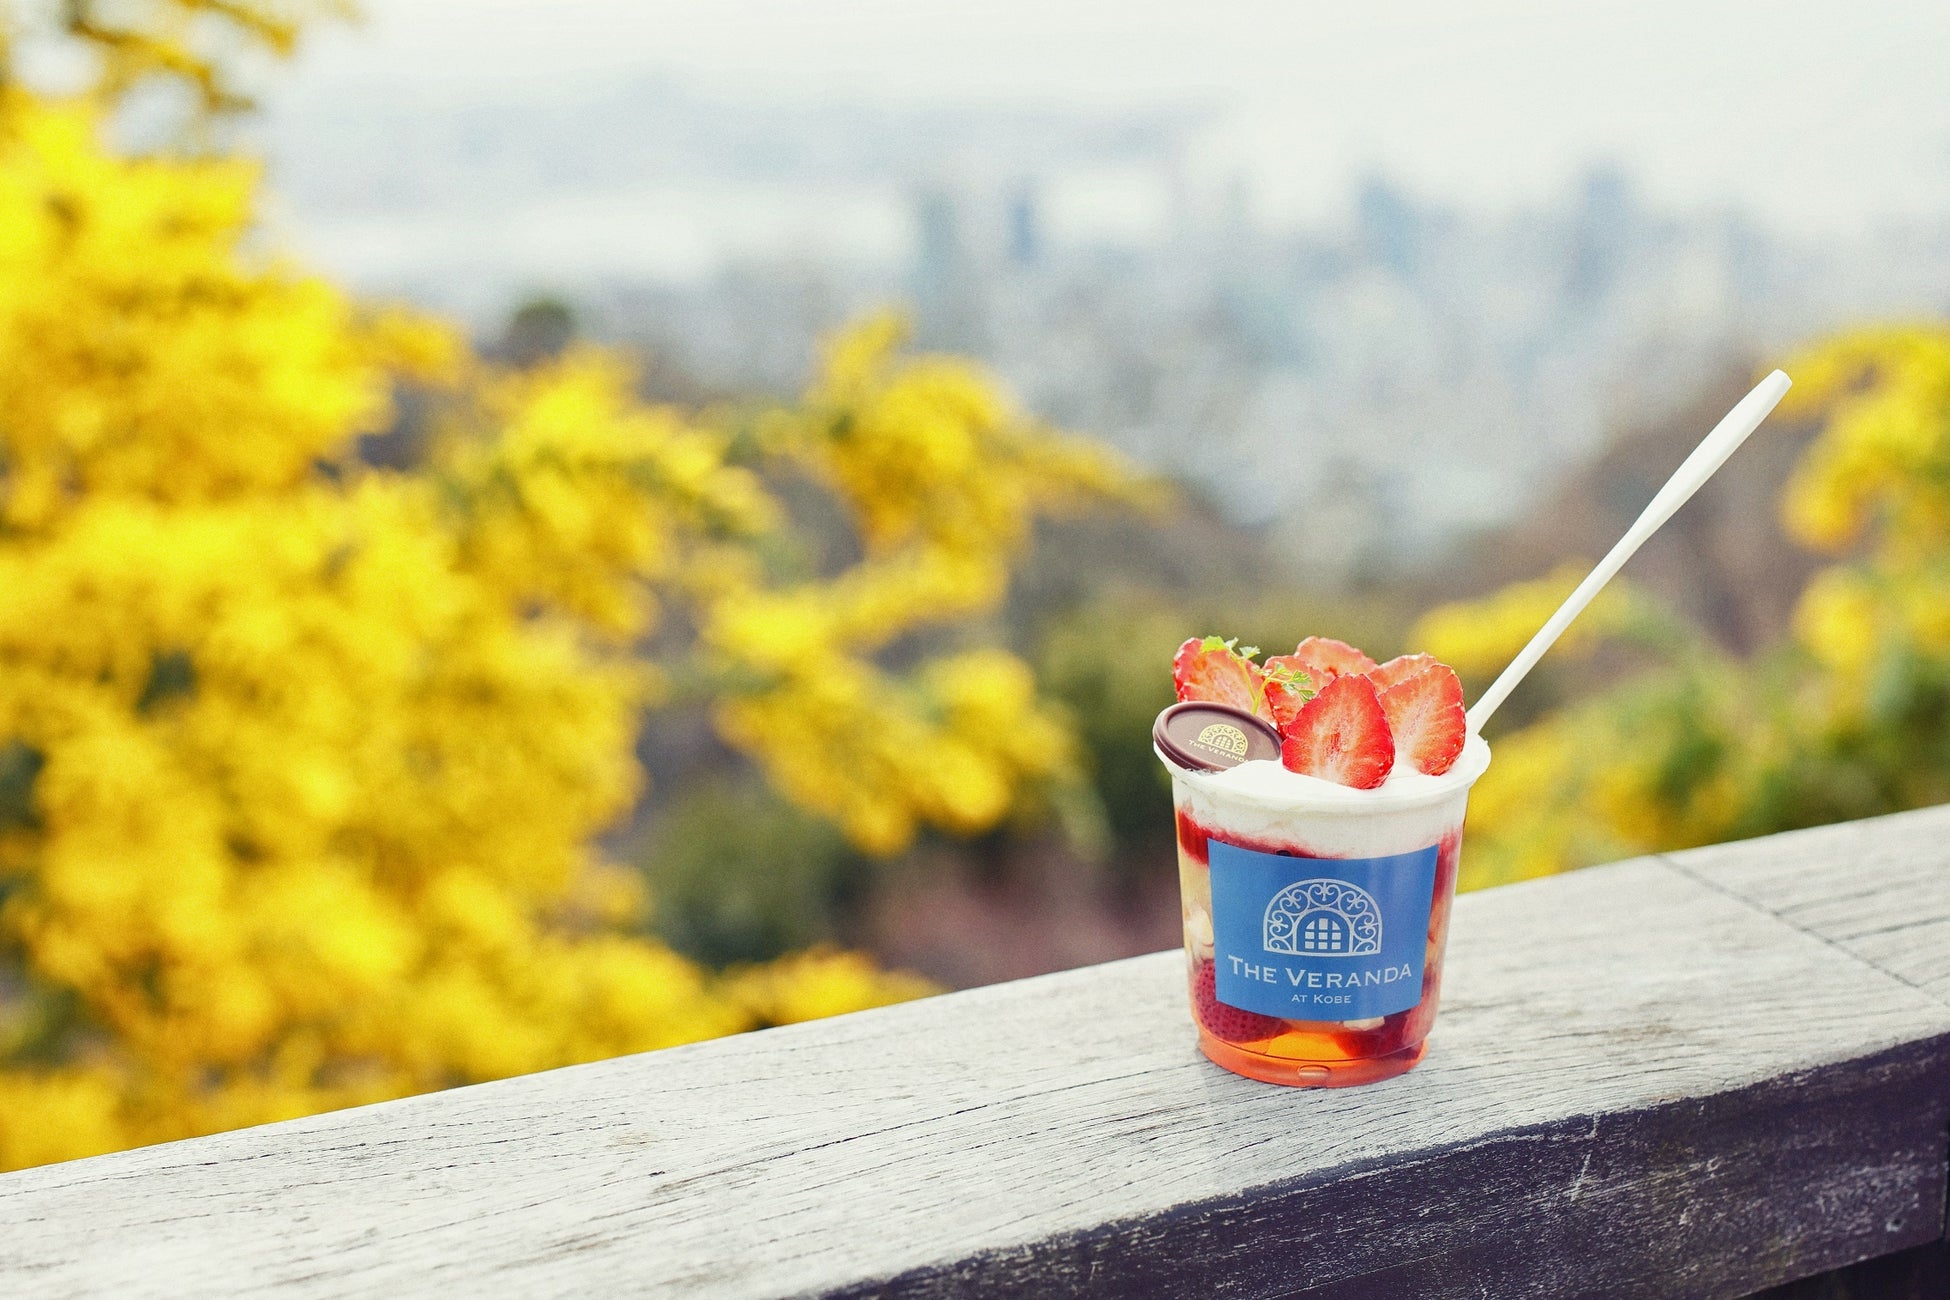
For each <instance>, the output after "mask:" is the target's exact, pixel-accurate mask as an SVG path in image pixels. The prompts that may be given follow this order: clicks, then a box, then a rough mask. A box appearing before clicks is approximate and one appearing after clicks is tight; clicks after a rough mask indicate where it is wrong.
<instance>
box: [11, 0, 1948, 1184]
mask: <svg viewBox="0 0 1950 1300" xmlns="http://www.w3.org/2000/svg"><path fill="white" fill-rule="evenodd" d="M1945 48H1950V10H1945V9H1943V8H1942V7H1941V6H1935V5H1926V4H1922V3H1893V2H1892V3H1877V4H1872V5H1869V6H1867V7H1862V6H1856V7H1852V8H1846V9H1845V8H1842V7H1837V6H1833V5H1826V4H1816V3H1799V2H1797V3H1788V4H1781V5H1775V6H1769V7H1768V10H1767V13H1766V21H1765V22H1764V23H1762V22H1759V21H1757V20H1756V17H1755V13H1754V10H1753V9H1752V7H1751V6H1744V5H1737V4H1733V3H1699V0H1690V2H1689V3H1685V4H1680V3H1676V2H1674V3H1667V2H1666V0H1654V2H1652V3H1646V2H1644V0H1641V2H1639V3H1634V4H1631V5H1625V4H1611V3H1593V4H1584V5H1579V6H1571V7H1566V6H1561V5H1546V4H1540V3H1516V2H1514V0H1512V2H1507V3H1505V2H1498V3H1483V4H1476V5H1471V6H1468V7H1467V12H1459V11H1458V10H1457V9H1456V7H1455V6H1450V5H1438V4H1434V3H1422V2H1421V0H1417V2H1416V3H1411V4H1402V5H1396V6H1390V7H1388V8H1387V9H1386V11H1385V12H1382V11H1362V12H1354V11H1348V10H1347V9H1346V7H1345V6H1343V7H1338V8H1336V7H1329V6H1321V5H1300V6H1296V5H1293V4H1291V3H1272V2H1270V0H1233V2H1230V3H1220V4H1213V5H1205V6H1198V7H1195V8H1194V7H1188V6H1185V5H1181V4H1166V3H1162V0H1124V2H1123V3H1120V4H1117V5H1114V6H1112V5H1105V4H1097V3H1081V2H1077V0H1038V2H1037V3H1033V4H1032V3H1029V2H1028V0H991V2H988V3H962V4H956V5H952V6H950V5H928V4H915V3H899V4H896V3H891V2H883V0H847V2H846V3H833V2H829V3H824V4H816V5H815V4H806V3H798V2H789V0H751V2H750V3H738V4H725V3H721V2H719V3H706V2H705V0H546V2H544V0H364V3H362V4H361V5H360V6H359V9H358V12H357V13H356V14H354V13H352V12H351V11H350V10H348V9H346V8H345V7H344V6H341V5H337V4H333V3H329V2H326V3H317V4H307V3H302V2H301V0H236V2H234V3H221V4H220V3H216V2H215V0H123V2H109V0H102V2H100V3H96V2H92V0H65V2H64V3H56V2H55V0H13V3H10V4H5V5H0V54H4V62H3V63H0V68H4V81H3V82H0V1164H5V1165H10V1166H11V1165H21V1164H31V1163H37V1162H41V1161H45V1160H51V1159H60V1158H67V1157H70V1156H75V1155H81V1154H87V1153H89V1152H93V1151H98V1150H106V1149H111V1148H114V1147H117V1146H124V1145H130V1144H134V1143H139V1142H145V1141H155V1140H161V1139H165V1138H169V1137H175V1136H182V1135H185V1134H188V1133H193V1132H202V1131H209V1130H211V1129H216V1128H222V1127H226V1126H230V1125H234V1124H242V1123H251V1122H259V1121H262V1120H265V1119H270V1118H277V1117H281V1116H285V1115H291V1114H299V1113H305V1112H307V1111H311V1110H317V1109H323V1108H327V1107H331V1106H338V1105H347V1104H354V1103H357V1102H361V1101H366V1100H372V1099H376V1098H379V1097H385V1096H396V1095H400V1094H403V1093H406V1092H411V1091H416V1090H422V1089H425V1088H430V1087H439V1086H444V1085H448V1084H453V1083H460V1082H470V1081H475V1080H479V1079H485V1078H493V1077H498V1076H500V1075H504V1074H508V1073H515V1072H520V1071H525V1070H533V1069H541V1068H547V1067H549V1066H553V1065H558V1064H564V1063H567V1062H570V1061H575V1060H583V1059H591V1058H594V1057H600V1056H605V1055H613V1054H616V1053H619V1052H624V1051H632V1050H642V1049H645V1048H651V1047H658V1046H663V1045H667V1044H670V1043H675V1042H682V1041H689V1040H692V1039H696V1038H701V1037H708V1036H711V1035H714V1034H720V1033H729V1032H736V1031H738V1030H741V1029H748V1028H753V1027H758V1026H762V1025H767V1024H776V1023H782V1022H785V1021H790V1020H797V1019H804V1018H807V1017H810V1016H815V1015H821V1014H829V1013H833V1012H837V1011H844V1010H850V1009H854V1008H857V1007H862V1006H869V1005H875V1004H878V1003H882V1002H886V1001H891V1000H895V999H899V998H905V997H911V996H918V995H922V994H925V993H926V992H929V991H931V990H934V989H939V988H953V987H966V986H970V985H975V984H981V983H986V982H991V981H995V980H1001V979H1009V978H1015V977H1019V976H1024V975H1030V974H1035V973H1039V972H1043V971H1049V970H1056V969H1062V968H1066V967H1070V966H1075V965H1081V964H1085V963H1090V962H1096V961H1103V960H1108V959H1111V958H1115V957H1120V956H1126V955H1131V954H1135V953H1140V952H1146V951H1152V950H1156V949H1159V948H1165V947H1170V946H1173V945H1174V944H1176V943H1177V942H1178V909H1177V900H1176V894H1175V890H1176V885H1175V874H1174V869H1173V864H1172V839H1171V830H1170V827H1171V821H1170V812H1169V794H1168V789H1167V787H1166V785H1165V783H1164V781H1163V777H1162V773H1161V772H1160V771H1159V770H1158V765H1157V762H1156V760H1155V758H1154V757H1153V756H1152V754H1151V752H1150V746H1149V740H1148V736H1149V730H1150V725H1151V720H1152V718H1153V716H1154V715H1155V714H1156V712H1157V710H1158V709H1159V708H1160V707H1162V706H1163V705H1164V704H1165V703H1168V702H1169V701H1170V699H1171V697H1172V688H1171V681H1170V668H1169V665H1170V657H1171V653H1172V651H1173V649H1174V648H1175V647H1176V646H1177V645H1178V643H1179V642H1180V641H1182V640H1184V639H1185V638H1186V637H1188V636H1192V635H1199V634H1204V633H1208V632H1213V633H1218V634H1220V635H1224V636H1235V635H1236V636H1239V637H1241V638H1242V639H1243V640H1245V641H1248V642H1253V643H1256V644H1259V645H1261V646H1266V647H1269V648H1271V650H1273V651H1275V652H1277V651H1279V650H1284V649H1285V648H1287V647H1288V646H1290V645H1291V644H1292V643H1294V642H1295V641H1297V640H1298V639H1300V638H1301V637H1303V636H1306V635H1311V634H1321V635H1328V636H1334V637H1338V638H1342V639H1345V640H1348V641H1351V642H1354V643H1356V644H1358V645H1360V646H1362V647H1363V648H1365V649H1366V650H1368V651H1369V652H1370V653H1372V654H1373V655H1375V657H1377V658H1386V657H1389V656H1392V655H1394V654H1396V653H1400V652H1403V651H1407V650H1426V651H1430V652H1432V653H1435V654H1436V655H1438V656H1439V657H1442V658H1444V659H1446V660H1448V661H1449V662H1451V663H1453V664H1454V665H1455V666H1456V667H1457V668H1458V670H1459V671H1461V672H1462V674H1463V676H1464V679H1465V682H1466V683H1467V684H1468V685H1469V686H1470V687H1471V689H1472V690H1480V689H1481V688H1482V687H1483V686H1484V685H1486V684H1487V682H1488V681H1489V679H1490V678H1491V677H1492V676H1494V674H1495V673H1496V672H1497V671H1498V670H1499V669H1500V668H1501V667H1502V665H1503V663H1505V662H1507V660H1508V658H1509V657H1510V656H1511V655H1513V654H1514V653H1515V651H1516V650H1517V648H1518V647H1519V646H1521V644H1522V643H1523V641H1524V640H1525V639H1527V637H1528V635H1529V634H1530V632H1531V631H1532V630H1534V628H1535V627H1536V626H1537V625H1538V624H1539V623H1541V622H1542V621H1543V619H1544V617H1545V616H1546V615H1547V614H1548V612H1549V611H1550V610H1551V609H1552V608H1553V607H1554V606H1555V604H1556V602H1557V601H1558V600H1559V599H1560V598H1561V597H1562V596H1563V595H1564V594H1565V593H1566V592H1567V591H1568V590H1569V588H1570V587H1571V585H1573V584H1574V583H1575V581H1576V580H1577V579H1578V577H1580V576H1581V575H1582V572H1583V571H1584V568H1585V567H1586V566H1587V565H1588V564H1589V563H1590V562H1591V561H1593V560H1595V559H1596V557H1597V556H1598V555H1600V554H1602V552H1603V550H1604V549H1605V548H1606V547H1607V546H1608V545H1609V544H1610V542H1611V541H1612V540H1613V539H1614V538H1615V537H1616V536H1617V534H1618V533H1619V532H1621V531H1622V530H1623V529H1624V527H1625V526H1626V524H1628V523H1629V521H1630V520H1631V519H1632V517H1633V516H1635V515H1636V513H1637V512H1638V510H1639V509H1640V508H1641V507H1642V505H1643V504H1644V502H1645V501H1646V500H1647V499H1649V497H1650V495H1651V493H1652V491H1653V490H1654V489H1655V488H1656V486H1657V485H1658V484H1659V483H1660V482H1661V481H1663V479H1664V477H1665V476H1666V474H1667V473H1669V472H1670V470H1671V469H1672V467H1673V466H1675V465H1676V464H1677V463H1678V461H1679V460H1680V459H1681V458H1682V457H1683V456H1684V454H1685V452H1686V451H1687V450H1688V449H1689V448H1690V447H1691V445H1692V443H1693V442H1694V441H1695V440H1696V439H1697V438H1698V437H1699V436H1700V435H1701V434H1703V433H1704V431H1705V430H1706V429H1707V428H1708V427H1710V425H1711V424H1712V422H1713V421H1714V420H1715V419H1716V418H1717V417H1718V416H1719V415H1720V414H1721V413H1722V412H1723V411H1724V410H1725V409H1726V408H1727V406H1729V405H1730V404H1731V403H1732V402H1733V401H1734V400H1735V399H1736V398H1737V397H1738V396H1739V395H1740V394H1741V393H1742V392H1744V391H1745V390H1746V388H1747V387H1748V386H1749V385H1750V383H1751V382H1752V381H1753V379H1754V378H1755V377H1756V374H1757V373H1764V372H1765V371H1766V370H1768V369H1771V368H1773V367H1774V366H1776V365H1780V366H1784V367H1785V368H1787V369H1788V370H1789V372H1790V373H1791V374H1792V375H1793V376H1794V378H1795V379H1796V381H1797V386H1796V388H1795V390H1794V391H1793V393H1792V394H1791V395H1790V399H1789V402H1788V403H1787V404H1786V405H1784V407H1783V408H1782V410H1781V411H1780V413H1779V414H1777V416H1776V417H1775V418H1774V420H1772V421H1770V423H1769V424H1768V426H1767V427H1766V428H1765V429H1764V430H1763V431H1762V434H1761V435H1760V436H1758V437H1756V439H1755V440H1754V441H1753V442H1752V443H1751V444H1750V445H1749V447H1748V448H1747V449H1746V450H1743V452H1742V453H1741V455H1740V456H1739V457H1738V458H1737V459H1736V460H1734V461H1733V462H1732V463H1731V464H1730V465H1729V467H1728V468H1727V469H1726V470H1725V471H1723V473H1722V474H1721V475H1720V477H1719V478H1718V479H1717V480H1716V481H1715V482H1714V483H1713V484H1712V485H1711V486H1710V487H1709V488H1708V489H1707V490H1706V491H1704V492H1703V493H1702V494H1701V495H1700V497H1699V498H1697V499H1696V500H1695V502H1694V503H1693V504H1692V505H1690V506H1689V507H1688V508H1687V510H1686V511H1685V512H1684V513H1683V514H1682V515H1681V516H1680V517H1679V518H1678V519H1677V520H1675V521H1674V523H1673V524H1671V525H1670V526H1668V528H1667V529H1666V530H1665V531H1664V532H1663V533H1662V534H1661V535H1660V537H1658V538H1657V539H1656V540H1655V541H1654V542H1652V543H1651V544H1650V545H1648V546H1647V548H1646V550H1645V551H1644V552H1643V553H1642V555H1641V557H1640V558H1639V559H1638V560H1636V561H1634V564H1633V566H1632V568H1631V569H1630V570H1628V572H1627V575H1626V581H1624V582H1623V583H1621V584H1619V585H1618V586H1617V588H1616V589H1615V590H1614V591H1612V592H1609V593H1608V594H1607V596H1606V598H1605V599H1604V600H1603V601H1601V602H1600V603H1599V605H1597V606H1596V607H1594V609H1593V610H1592V612H1591V613H1590V614H1588V615H1587V616H1586V618H1585V620H1584V621H1582V622H1581V623H1580V624H1579V626H1578V628H1577V629H1576V631H1575V632H1574V634H1573V635H1572V636H1570V637H1568V638H1567V639H1566V641H1565V642H1564V643H1562V645H1561V646H1560V648H1559V649H1558V650H1557V651H1555V652H1554V653H1553V656H1552V658H1551V659H1550V660H1549V661H1547V662H1546V664H1545V665H1544V667H1543V668H1541V669H1540V670H1539V671H1538V673H1537V674H1535V675H1533V677H1532V678H1531V679H1530V680H1529V681H1527V682H1526V684H1525V686H1524V688H1523V690H1522V691H1521V692H1520V693H1519V694H1518V695H1517V696H1516V698H1514V699H1513V700H1512V701H1511V703H1510V705H1509V706H1508V707H1506V708H1505V709H1504V710H1503V711H1502V712H1501V713H1500V714H1499V715H1498V717H1497V719H1496V722H1495V725H1494V727H1493V728H1492V734H1491V735H1490V739H1491V741H1492V743H1493V745H1494V746H1495V748H1496V750H1497V754H1498V761H1497V762H1496V764H1495V765H1494V766H1493V767H1492V769H1491V772H1490V774H1489V775H1488V776H1487V777H1486V778H1485V779H1484V781H1483V782H1482V784H1481V786H1480V787H1479V788H1478V792H1477V794H1476V796H1475V797H1474V799H1473V801H1472V810H1471V820H1470V829H1469V837H1468V841H1467V851H1466V852H1465V855H1464V864H1463V884H1464V887H1466V888H1476V887H1483V886H1487V885H1493V884H1497V883H1502V882H1506V881H1511V880H1516V879H1522V878H1525V877H1529V876H1535V875H1540V874H1546V873H1549V872H1553V871H1560V870H1566V869H1570V868H1574V867H1577V866H1581V865H1586V864H1589V863H1592V862H1598V861H1605V860H1610V859H1613V858H1616V857H1619V856H1624V855H1627V854H1630V853H1633V852H1637V851H1643V850H1647V849H1655V848H1666V847H1676V846H1680V845H1686V844H1696V843H1703V842H1710V841H1714V840H1719V839H1727V838H1735V837H1740V836H1744V835H1752V834H1761V833H1766V832H1768V831H1773V830H1778V829H1784V828H1788V827H1792V826H1799V825H1808V824H1813V823H1816V822H1821V821H1828V820H1835V819H1839V818H1845V817H1854V816H1864V815H1869V814H1873V813H1876V812H1881V811H1887V810H1891V809H1895V808H1900V807H1907V806H1914V805H1917V804H1922V803H1931V802H1937V801H1940V800H1942V799H1944V798H1946V797H1950V328H1946V325H1945V323H1944V317H1945V314H1946V313H1947V312H1950V97H1946V96H1945V95H1944V94H1943V93H1942V89H1941V77H1940V71H1939V69H1938V67H1937V64H1938V62H1939V61H1940V59H1939V57H1938V52H1939V51H1941V50H1942V49H1945Z"/></svg>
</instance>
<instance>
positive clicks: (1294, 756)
mask: <svg viewBox="0 0 1950 1300" xmlns="http://www.w3.org/2000/svg"><path fill="white" fill-rule="evenodd" d="M1284 734H1285V737H1286V743H1285V744H1284V745H1282V746H1281V747H1280V761H1281V762H1282V763H1284V764H1286V766H1287V769H1288V770H1289V771H1293V772H1303V773H1305V774H1306V775H1308V776H1317V777H1319V778H1320V779H1321V780H1323V781H1333V782H1336V783H1338V784H1340V785H1351V786H1353V787H1354V788H1355V789H1357V790H1372V789H1373V788H1374V787H1376V786H1378V785H1380V784H1381V783H1382V782H1383V781H1386V780H1387V779H1388V772H1389V769H1390V768H1392V767H1394V766H1395V741H1394V738H1393V737H1392V736H1391V735H1390V734H1389V731H1388V718H1387V716H1386V715H1384V714H1383V713H1382V711H1381V699H1380V697H1379V696H1377V695H1376V694H1375V689H1374V683H1373V682H1370V681H1369V680H1368V679H1367V678H1366V677H1363V676H1361V675H1360V674H1359V673H1352V674H1349V675H1346V676H1342V677H1336V678H1335V679H1334V680H1333V681H1331V682H1328V683H1327V685H1326V686H1324V687H1322V688H1321V692H1320V694H1318V695H1316V696H1314V697H1313V698H1312V699H1311V700H1308V701H1307V702H1306V703H1305V704H1303V705H1301V706H1300V712H1299V714H1298V715H1296V716H1295V717H1294V719H1293V725H1292V726H1290V727H1288V728H1286V730H1285V733H1284Z"/></svg>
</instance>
